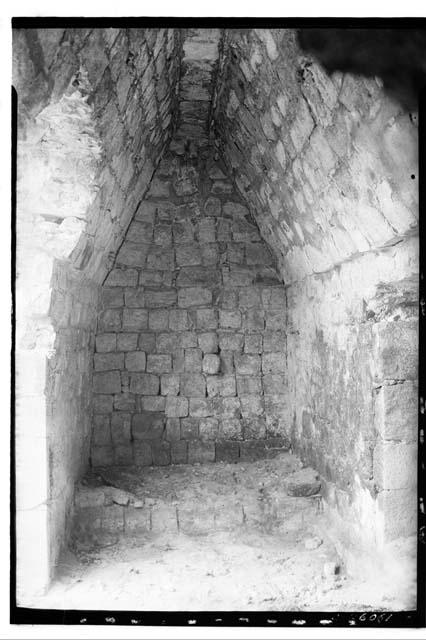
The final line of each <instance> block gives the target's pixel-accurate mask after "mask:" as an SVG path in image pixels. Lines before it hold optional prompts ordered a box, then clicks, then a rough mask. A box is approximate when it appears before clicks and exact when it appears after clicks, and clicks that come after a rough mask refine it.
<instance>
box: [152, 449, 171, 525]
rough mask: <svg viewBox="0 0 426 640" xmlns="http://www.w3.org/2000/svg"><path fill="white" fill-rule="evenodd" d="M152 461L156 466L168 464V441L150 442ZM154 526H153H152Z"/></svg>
mask: <svg viewBox="0 0 426 640" xmlns="http://www.w3.org/2000/svg"><path fill="white" fill-rule="evenodd" d="M151 450H152V463H153V464H154V465H158V466H167V465H169V464H170V443H169V442H166V441H165V440H161V441H159V442H158V441H156V440H154V441H153V442H152V443H151ZM153 528H154V527H153Z"/></svg>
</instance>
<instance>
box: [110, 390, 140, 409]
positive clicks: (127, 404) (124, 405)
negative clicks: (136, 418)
mask: <svg viewBox="0 0 426 640" xmlns="http://www.w3.org/2000/svg"><path fill="white" fill-rule="evenodd" d="M135 408H136V398H135V396H134V395H132V394H131V393H117V394H115V395H114V409H115V411H134V410H135Z"/></svg>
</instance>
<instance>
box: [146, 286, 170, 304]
mask: <svg viewBox="0 0 426 640" xmlns="http://www.w3.org/2000/svg"><path fill="white" fill-rule="evenodd" d="M144 298H145V306H146V307H147V308H148V309H159V308H164V307H172V306H173V305H174V304H175V303H176V301H177V293H176V289H172V288H169V289H166V288H163V289H159V290H155V289H146V288H145V290H144Z"/></svg>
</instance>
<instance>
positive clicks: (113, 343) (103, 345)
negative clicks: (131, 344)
mask: <svg viewBox="0 0 426 640" xmlns="http://www.w3.org/2000/svg"><path fill="white" fill-rule="evenodd" d="M116 347H117V334H116V333H101V334H98V335H97V336H96V351H97V353H108V352H109V351H115V349H116Z"/></svg>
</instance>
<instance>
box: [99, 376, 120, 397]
mask: <svg viewBox="0 0 426 640" xmlns="http://www.w3.org/2000/svg"><path fill="white" fill-rule="evenodd" d="M93 391H94V393H120V392H121V378H120V373H119V372H118V371H106V372H99V373H94V374H93Z"/></svg>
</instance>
